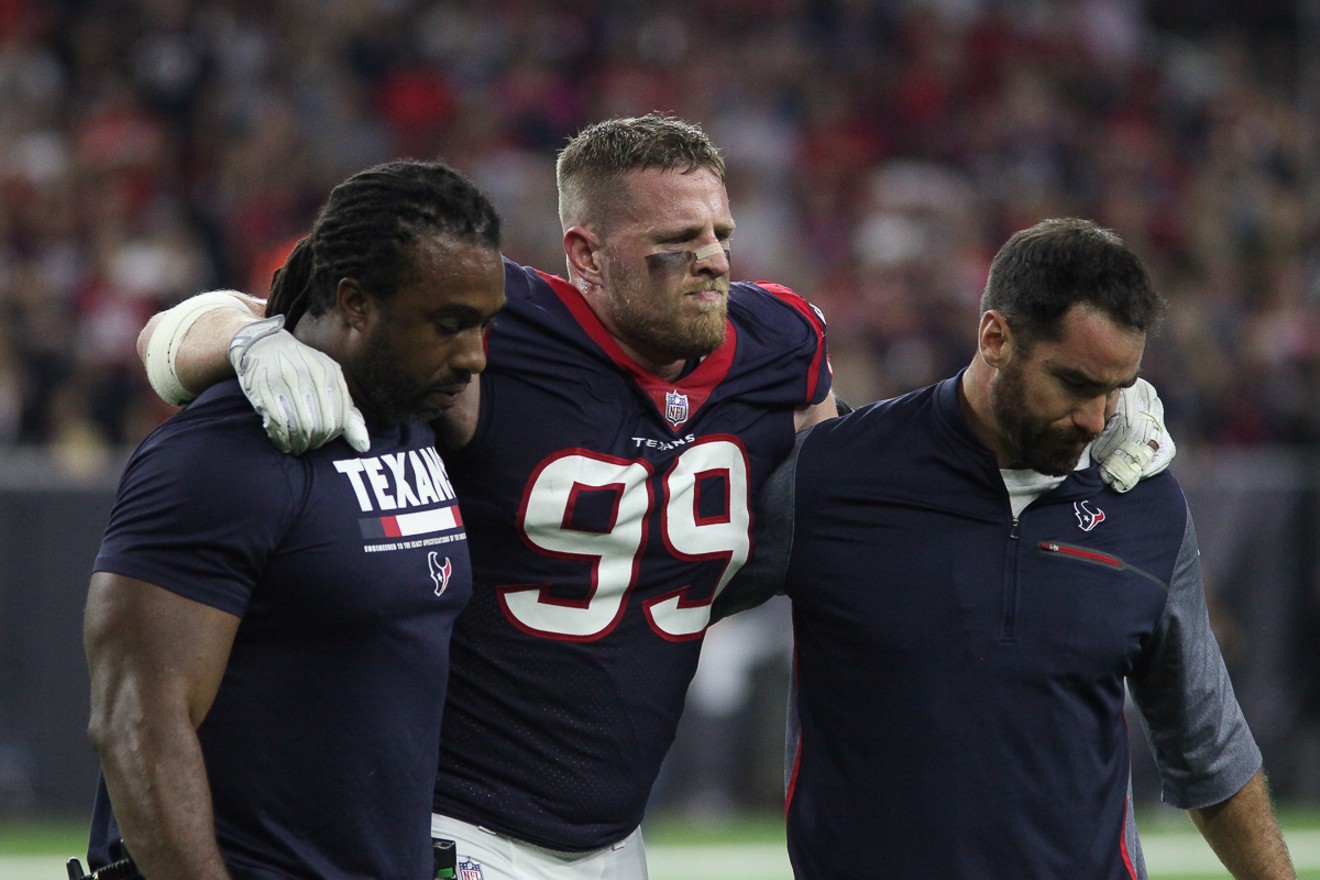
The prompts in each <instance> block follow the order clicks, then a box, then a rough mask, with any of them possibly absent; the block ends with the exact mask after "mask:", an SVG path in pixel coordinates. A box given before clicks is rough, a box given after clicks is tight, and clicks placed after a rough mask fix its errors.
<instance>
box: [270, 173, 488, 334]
mask: <svg viewBox="0 0 1320 880" xmlns="http://www.w3.org/2000/svg"><path fill="white" fill-rule="evenodd" d="M434 234H441V235H445V236H448V237H450V238H452V239H453V240H456V241H459V242H464V243H468V244H475V245H481V246H485V247H488V248H491V249H498V248H499V246H500V216H499V214H498V212H496V210H495V207H494V205H492V204H491V202H490V199H489V198H487V197H486V195H485V194H484V193H482V192H481V190H479V189H478V188H477V187H476V185H474V184H473V183H472V182H471V181H469V180H468V179H467V178H466V177H464V176H463V175H462V174H460V173H458V172H457V171H455V170H454V169H452V168H450V167H448V166H447V165H444V164H441V163H439V162H420V161H415V160H398V161H394V162H387V163H385V164H383V165H376V166H375V167H372V168H368V169H366V170H365V171H360V172H358V173H357V174H354V175H353V176H352V177H350V178H348V179H347V180H345V181H344V182H343V183H341V184H339V185H338V186H336V187H335V188H334V189H333V190H332V191H331V192H330V198H329V199H328V200H327V201H326V203H325V205H324V206H323V207H322V208H321V211H320V213H319V214H318V215H317V217H316V222H315V223H313V224H312V231H311V232H310V233H309V234H308V235H307V236H306V237H305V238H303V239H302V240H301V241H299V242H298V244H297V245H296V246H295V247H294V249H293V252H292V253H290V254H289V257H288V259H287V260H286V261H285V263H284V266H283V267H282V268H280V269H279V270H278V271H276V273H275V276H274V278H273V279H272V281H271V286H270V299H269V301H268V302H267V304H266V314H268V315H284V316H285V323H286V326H288V327H289V328H292V327H293V326H294V325H296V324H297V323H298V320H299V319H300V318H301V317H302V316H303V315H304V314H311V315H319V314H322V313H323V312H325V311H327V310H328V309H329V308H330V307H331V305H333V303H334V298H335V295H336V290H337V288H338V285H339V281H340V279H343V278H353V279H355V280H356V281H357V282H358V283H359V284H360V285H361V286H362V289H363V290H365V291H366V292H367V294H368V295H370V296H371V297H373V298H374V299H376V300H386V299H389V298H390V297H392V296H393V295H394V294H395V293H397V292H398V290H399V288H400V287H402V286H403V285H405V284H406V283H407V282H408V281H409V279H410V277H411V273H412V272H413V268H414V267H413V253H414V249H415V248H416V245H417V243H418V242H419V241H420V240H421V238H422V237H423V236H425V235H434Z"/></svg>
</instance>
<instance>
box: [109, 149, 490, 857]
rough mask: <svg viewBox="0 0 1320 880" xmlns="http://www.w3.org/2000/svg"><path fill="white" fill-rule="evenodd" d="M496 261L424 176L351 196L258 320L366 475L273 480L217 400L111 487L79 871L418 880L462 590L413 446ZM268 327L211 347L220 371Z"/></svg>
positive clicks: (205, 401)
mask: <svg viewBox="0 0 1320 880" xmlns="http://www.w3.org/2000/svg"><path fill="white" fill-rule="evenodd" d="M499 244H500V218H499V216H498V214H497V213H496V211H495V209H494V207H493V206H492V205H491V203H490V202H489V200H488V199H487V198H486V197H485V196H484V195H483V194H482V193H481V192H480V191H479V190H477V188H476V187H475V186H473V185H472V184H471V183H470V182H469V181H467V180H466V179H465V178H463V177H462V176H461V175H459V174H458V173H456V172H455V171H453V170H452V169H450V168H448V167H446V166H444V165H440V164H438V163H420V162H396V163H390V164H386V165H382V166H377V167H375V168H371V169H368V170H365V171H363V172H360V173H358V174H356V175H354V176H353V177H351V178H349V179H348V180H346V181H345V182H344V183H342V184H340V185H339V186H338V187H336V188H335V189H334V191H333V192H332V193H331V195H330V198H329V201H328V202H327V203H326V205H325V207H324V208H323V209H322V211H321V213H320V215H319V216H318V218H317V220H316V223H315V226H314V227H313V229H312V231H311V233H310V234H309V235H308V237H307V238H305V239H303V240H302V242H300V243H299V245H298V246H297V248H296V249H295V250H294V252H293V254H292V255H291V256H290V258H289V260H288V262H287V263H286V265H285V266H284V268H283V269H282V270H281V271H280V272H279V273H278V274H277V276H276V279H275V283H274V285H273V291H274V297H273V299H274V300H284V301H287V302H297V303H298V304H299V307H300V309H301V312H302V317H301V320H300V321H299V322H298V325H297V327H296V329H295V331H294V332H295V333H296V334H297V338H298V339H299V340H301V342H302V344H304V345H306V346H310V347H311V348H309V349H308V350H309V351H310V350H312V349H315V350H317V351H319V352H321V353H322V355H323V358H324V360H323V362H324V363H334V364H335V365H336V367H337V369H342V375H343V377H344V379H345V380H346V383H347V384H346V388H347V389H348V390H349V391H351V393H352V395H353V399H354V400H355V401H356V402H357V405H358V407H360V408H361V409H360V410H358V409H355V410H354V412H355V413H357V414H358V416H359V417H360V418H361V421H360V422H358V423H357V425H356V428H355V429H356V430H357V431H358V432H359V433H360V435H361V436H362V437H364V438H369V442H370V445H371V452H370V453H369V454H366V453H363V452H359V451H355V450H353V449H351V448H350V447H349V446H348V444H346V443H342V442H334V443H329V444H327V445H325V446H322V447H321V448H320V449H318V450H315V451H314V452H310V453H308V454H307V455H305V456H302V457H300V458H294V457H292V456H288V455H283V454H281V453H280V452H278V451H277V450H275V449H274V448H272V447H271V446H270V444H269V442H268V440H267V438H266V435H265V433H264V432H263V431H262V428H261V424H260V420H259V419H258V418H257V416H256V414H255V413H253V411H252V409H251V406H250V405H249V404H248V403H247V400H246V398H245V396H244V394H243V392H242V391H241V390H240V388H239V383H238V382H237V381H235V380H233V379H230V380H228V381H226V382H221V383H219V384H217V385H215V386H213V387H211V388H209V389H207V390H206V391H205V392H203V393H202V394H201V395H199V396H198V397H197V399H196V400H195V401H193V403H192V404H191V405H190V406H189V407H188V408H187V409H186V410H184V411H183V412H182V413H179V414H178V415H176V416H175V417H173V418H172V419H170V420H168V421H167V422H166V423H165V424H163V425H162V426H161V427H159V428H158V429H157V430H156V431H154V432H153V433H152V434H151V436H149V437H148V438H147V439H146V440H145V441H144V442H143V443H142V445H141V446H140V447H139V448H138V450H137V451H136V452H135V453H134V455H133V457H132V458H131V460H130V461H129V462H128V464H127V466H126V468H125V471H124V475H123V479H122V482H121V484H120V488H119V492H118V495H117V497H116V500H115V504H114V508H113V510H112V512H111V515H110V522H109V525H108V527H107V529H106V532H105V535H104V538H103V540H102V543H101V547H100V551H99V553H98V555H97V557H96V561H95V565H94V573H93V575H92V578H91V584H90V588H89V593H88V599H87V607H86V616H85V637H86V649H87V659H88V664H89V667H90V672H91V683H92V688H91V696H92V712H91V723H90V731H89V732H90V736H91V739H92V742H93V743H94V744H95V746H96V748H97V751H98V752H99V754H100V758H101V766H102V783H103V784H102V785H101V786H100V787H99V789H98V792H97V799H96V805H95V811H94V815H93V820H92V832H91V840H90V845H89V851H88V858H89V860H90V862H91V866H92V868H93V869H97V868H100V867H103V866H105V865H106V864H107V863H110V862H117V861H120V860H121V859H122V858H123V857H124V849H125V848H127V852H128V855H129V856H130V857H131V858H132V860H133V862H134V863H135V864H136V865H137V870H138V871H139V872H140V875H141V876H144V877H146V878H150V880H157V878H160V880H165V878H181V877H187V878H190V880H202V878H207V880H216V878H229V877H232V878H272V877H326V878H332V877H333V878H349V877H352V878H362V880H379V878H385V877H389V878H412V880H430V878H431V877H433V876H434V872H435V865H434V859H433V852H432V840H431V834H430V823H429V821H428V815H429V811H430V804H431V797H432V792H433V784H432V781H433V780H434V778H435V771H436V761H437V754H436V749H435V743H436V741H437V740H438V738H439V737H440V730H441V715H442V710H443V704H444V696H445V688H446V682H447V678H448V666H449V656H448V655H449V641H450V635H451V632H452V629H453V626H454V623H455V620H456V619H457V617H458V614H459V611H460V610H461V609H462V608H463V606H464V605H465V604H466V603H467V601H468V598H469V596H470V593H471V583H472V570H471V564H470V560H469V554H468V547H467V540H466V534H465V530H464V525H463V521H462V517H461V516H460V515H459V512H458V507H457V505H456V501H455V492H454V489H453V486H452V485H451V483H450V480H449V477H448V475H447V474H446V472H445V467H444V464H443V463H442V462H441V459H440V457H439V455H438V453H437V451H436V448H435V435H434V432H433V430H432V428H431V426H430V424H429V423H430V420H432V419H435V418H437V417H439V416H441V415H442V414H443V413H444V412H445V411H447V410H448V409H450V408H452V407H453V406H454V404H455V402H456V401H457V399H458V398H459V396H460V393H461V392H462V390H463V388H464V387H466V386H467V384H468V383H469V381H470V379H471V377H472V376H473V375H474V374H475V373H477V372H479V371H480V370H482V369H483V367H484V365H485V350H484V344H483V337H484V332H485V329H486V327H487V325H488V324H489V322H490V320H491V318H492V317H493V315H494V314H495V312H496V311H498V310H499V309H500V308H501V307H502V305H503V302H504V294H503V290H504V274H503V268H502V265H501V258H500V250H499ZM276 311H278V310H276ZM283 320H284V318H283V316H281V315H275V316H273V317H270V318H267V319H265V320H263V321H260V322H257V323H254V324H252V325H250V326H248V327H247V328H245V329H244V331H243V332H242V333H240V334H237V335H236V336H235V340H234V350H233V356H234V358H235V359H236V360H238V361H239V362H242V361H243V360H244V359H245V358H247V357H249V356H252V355H253V354H254V353H257V352H260V351H261V350H262V348H263V347H264V346H265V345H267V344H269V340H270V339H271V338H272V334H275V333H277V332H280V325H281V323H282V322H283ZM166 373H167V374H168V373H169V369H168V368H167V369H166ZM155 378H156V379H157V380H159V381H162V382H164V383H165V384H168V381H169V379H168V377H167V378H166V379H161V376H160V375H157V376H156V377H155ZM115 876H128V874H127V873H116V874H115Z"/></svg>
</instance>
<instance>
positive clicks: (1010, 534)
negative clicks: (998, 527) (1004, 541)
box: [1008, 516, 1018, 541]
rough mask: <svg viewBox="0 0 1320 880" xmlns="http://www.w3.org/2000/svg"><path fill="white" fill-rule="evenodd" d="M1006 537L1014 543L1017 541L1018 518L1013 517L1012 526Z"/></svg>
mask: <svg viewBox="0 0 1320 880" xmlns="http://www.w3.org/2000/svg"><path fill="white" fill-rule="evenodd" d="M1008 537H1009V538H1011V539H1013V540H1014V541H1016V540H1017V539H1018V518H1017V517H1016V516H1015V517H1013V525H1012V527H1011V528H1010V529H1009V530H1008Z"/></svg>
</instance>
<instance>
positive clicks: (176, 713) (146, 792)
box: [83, 572, 238, 880]
mask: <svg viewBox="0 0 1320 880" xmlns="http://www.w3.org/2000/svg"><path fill="white" fill-rule="evenodd" d="M237 630H238V618H237V617H235V616H233V615H232V614H228V613H226V612H223V611H219V610H217V609H215V608H211V607H209V606H207V605H202V604H200V603H198V602H194V601H192V600H190V599H185V598H183V597H181V596H178V595H175V594H174V593H171V592H169V591H168V590H164V589H161V588H160V587H157V586H155V585H154V584H149V583H146V582H144V581H140V580H136V579H134V578H129V577H123V576H121V575H114V574H107V573H105V572H97V573H95V574H93V575H92V581H91V587H90V590H89V592H88V598H87V609H86V616H85V619H84V633H83V636H84V644H85V648H86V651H87V663H88V668H89V670H90V672H91V682H92V693H91V697H92V699H91V703H92V712H91V721H90V724H89V726H88V736H89V738H90V739H91V741H92V744H93V745H94V746H95V747H96V751H97V752H98V754H99V755H100V757H101V767H102V771H103V773H104V775H105V783H106V789H107V790H108V792H109V794H110V802H111V804H112V805H113V807H114V811H115V818H116V819H117V820H118V822H119V828H120V831H121V832H122V833H123V836H124V843H125V845H126V846H127V848H128V851H129V852H130V853H131V854H132V856H133V860H134V861H135V862H137V864H138V866H139V868H140V870H141V872H142V874H143V875H144V876H145V877H148V878H151V880H156V878H167V877H188V878H193V880H227V878H228V877H229V873H228V871H227V870H226V869H225V866H224V863H223V861H222V860H221V858H220V850H219V847H218V846H217V844H216V839H215V830H214V822H213V814H212V807H211V790H210V785H209V784H208V782H207V778H206V768H205V765H204V764H203V761H202V753H201V747H200V744H199V742H198V739H197V726H198V725H199V724H201V722H202V719H203V718H205V717H206V713H207V711H208V710H209V709H210V707H211V703H212V701H213V700H214V699H215V695H216V692H217V690H218V689H219V687H220V681H221V678H222V677H223V675H224V670H225V666H226V665H227V663H228V662H229V651H230V648H231V647H232V645H233V641H234V634H235V632H237Z"/></svg>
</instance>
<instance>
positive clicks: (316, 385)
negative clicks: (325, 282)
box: [229, 315, 371, 455]
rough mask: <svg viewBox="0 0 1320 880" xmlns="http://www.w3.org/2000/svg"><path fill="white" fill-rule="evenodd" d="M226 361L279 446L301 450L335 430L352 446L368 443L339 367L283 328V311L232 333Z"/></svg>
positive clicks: (313, 446)
mask: <svg viewBox="0 0 1320 880" xmlns="http://www.w3.org/2000/svg"><path fill="white" fill-rule="evenodd" d="M229 362H230V363H232V364H233V365H234V371H235V372H236V373H237V374H238V381H239V384H240V385H242V386H243V393H244V394H246V395H247V398H248V400H249V401H250V402H251V403H252V408H253V409H255V410H256V411H257V412H258V413H259V414H260V415H261V424H262V426H263V427H264V428H265V429H266V434H267V435H268V436H269V437H270V439H271V442H272V443H274V444H275V446H276V448H278V449H279V450H280V451H281V452H291V453H293V454H294V455H302V454H303V453H304V452H306V451H307V450H309V449H316V448H318V447H320V446H323V445H324V444H326V443H329V442H330V441H331V440H333V439H335V438H336V437H338V436H339V435H340V434H343V435H344V439H345V440H346V441H348V445H349V446H352V447H353V448H354V449H356V450H357V451H358V452H366V451H367V450H368V449H370V448H371V440H370V439H369V437H368V435H367V423H366V420H365V419H363V418H362V413H361V412H360V411H358V408H357V407H355V406H354V405H353V400H352V397H351V396H350V395H349V393H348V383H347V382H345V381H344V371H343V370H341V369H340V367H339V364H338V363H337V362H336V361H335V360H333V359H332V358H331V357H330V356H329V355H326V354H325V353H323V352H320V351H318V350H316V349H315V348H312V347H311V346H309V345H304V344H303V343H301V342H299V341H298V340H297V339H295V338H294V336H293V334H292V333H290V332H288V331H287V330H285V329H284V316H283V315H276V316H274V317H273V318H266V319H264V320H261V321H257V322H256V323H253V324H248V325H247V326H246V327H244V328H242V329H241V330H239V331H238V332H237V333H235V334H234V338H233V339H232V340H231V341H230V343H229Z"/></svg>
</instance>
